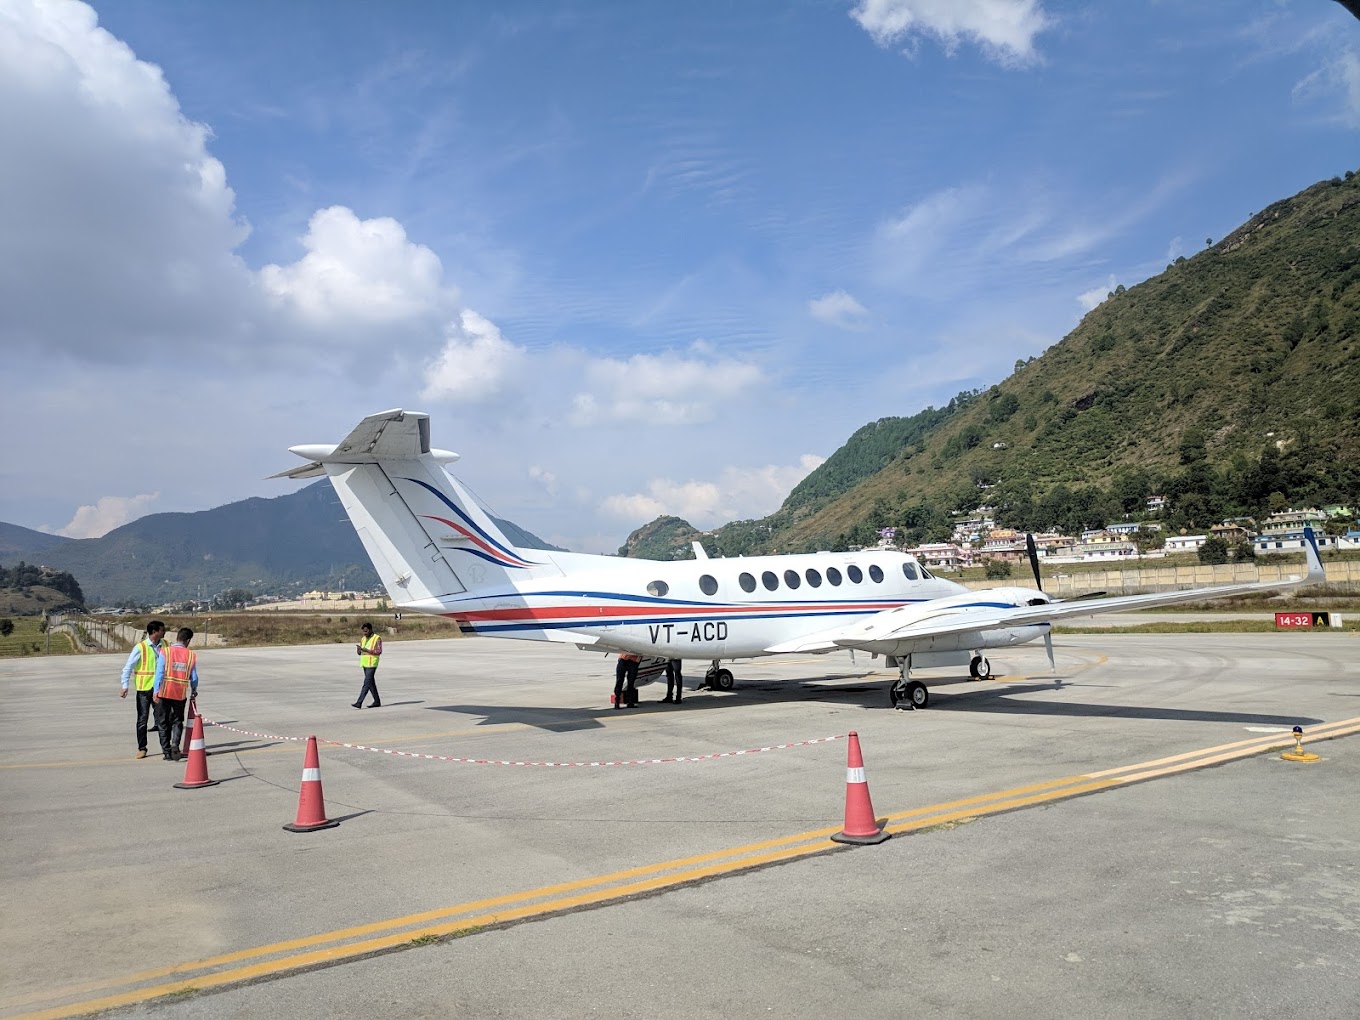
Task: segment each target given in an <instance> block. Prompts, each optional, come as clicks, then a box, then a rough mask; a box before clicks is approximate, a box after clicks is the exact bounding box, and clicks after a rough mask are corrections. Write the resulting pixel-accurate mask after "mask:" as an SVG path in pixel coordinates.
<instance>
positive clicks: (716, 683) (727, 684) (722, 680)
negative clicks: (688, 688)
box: [708, 669, 736, 691]
mask: <svg viewBox="0 0 1360 1020" xmlns="http://www.w3.org/2000/svg"><path fill="white" fill-rule="evenodd" d="M735 684H736V678H735V677H733V676H732V671H731V670H730V669H720V670H718V671H717V672H716V673H710V674H709V676H708V686H709V687H711V688H712V689H713V690H715V691H730V690H731V689H732V688H733V686H735Z"/></svg>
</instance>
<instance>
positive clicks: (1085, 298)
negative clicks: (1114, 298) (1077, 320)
mask: <svg viewBox="0 0 1360 1020" xmlns="http://www.w3.org/2000/svg"><path fill="white" fill-rule="evenodd" d="M1117 285H1118V284H1117V281H1116V280H1115V278H1114V274H1113V273H1112V274H1110V278H1109V280H1108V282H1107V283H1104V284H1101V285H1099V286H1096V287H1092V288H1091V289H1090V290H1086V291H1082V292H1081V293H1080V294H1078V295H1077V304H1079V305H1081V310H1082V311H1083V312H1089V311H1090V310H1091V309H1092V308H1094V307H1096V305H1098V304H1100V303H1101V302H1102V301H1104V300H1105V299H1106V298H1108V297H1109V296H1110V292H1111V291H1113V290H1114V289H1115V287H1116V286H1117Z"/></svg>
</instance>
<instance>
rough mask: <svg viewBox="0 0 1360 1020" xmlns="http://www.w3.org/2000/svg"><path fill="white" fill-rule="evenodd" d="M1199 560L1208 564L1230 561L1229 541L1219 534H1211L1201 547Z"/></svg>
mask: <svg viewBox="0 0 1360 1020" xmlns="http://www.w3.org/2000/svg"><path fill="white" fill-rule="evenodd" d="M1199 561H1200V562H1201V563H1203V564H1206V565H1210V566H1212V565H1215V564H1219V563H1227V562H1228V543H1227V542H1225V541H1224V540H1223V539H1221V538H1219V537H1218V536H1217V535H1211V536H1209V537H1208V538H1206V539H1205V540H1204V544H1203V545H1201V546H1200V547H1199Z"/></svg>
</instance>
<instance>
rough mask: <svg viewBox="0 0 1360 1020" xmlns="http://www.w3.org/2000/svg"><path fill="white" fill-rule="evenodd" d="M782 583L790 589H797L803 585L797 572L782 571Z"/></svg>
mask: <svg viewBox="0 0 1360 1020" xmlns="http://www.w3.org/2000/svg"><path fill="white" fill-rule="evenodd" d="M784 583H785V584H787V585H788V586H789V587H790V588H797V587H798V586H799V585H800V584H802V583H803V579H802V578H801V577H799V576H798V571H796V570H786V571H784Z"/></svg>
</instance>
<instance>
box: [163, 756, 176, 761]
mask: <svg viewBox="0 0 1360 1020" xmlns="http://www.w3.org/2000/svg"><path fill="white" fill-rule="evenodd" d="M161 757H162V758H164V759H165V760H166V761H174V760H175V759H174V758H171V757H170V756H169V755H168V754H163V755H161Z"/></svg>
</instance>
